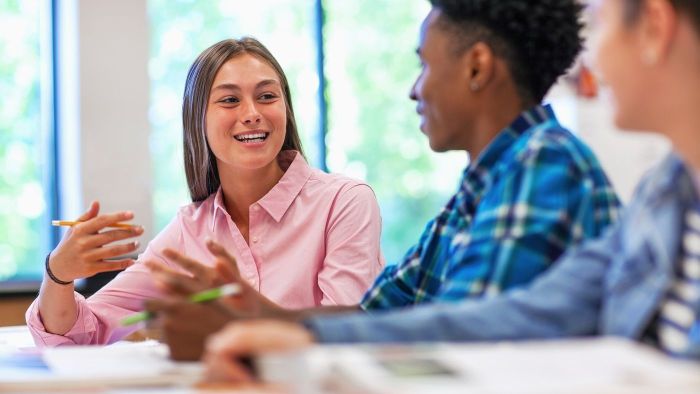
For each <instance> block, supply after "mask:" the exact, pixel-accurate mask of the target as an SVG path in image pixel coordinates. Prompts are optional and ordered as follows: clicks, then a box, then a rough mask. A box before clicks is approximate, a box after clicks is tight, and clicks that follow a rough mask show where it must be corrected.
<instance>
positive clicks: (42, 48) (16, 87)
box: [0, 0, 55, 291]
mask: <svg viewBox="0 0 700 394" xmlns="http://www.w3.org/2000/svg"><path fill="white" fill-rule="evenodd" d="M49 4H50V2H48V1H41V0H3V1H0V53H2V56H0V91H1V92H2V93H3V104H2V106H0V168H2V171H0V290H3V291H6V290H18V289H23V288H31V287H33V288H36V286H37V284H38V281H40V280H41V278H42V275H43V271H44V267H43V264H42V261H43V258H44V255H45V253H46V252H47V250H48V249H49V245H50V244H51V243H52V239H51V236H52V234H51V231H50V228H49V227H50V226H48V223H49V213H50V212H49V211H50V209H51V207H52V206H54V204H53V201H55V200H54V196H55V193H54V190H53V187H52V186H51V184H52V183H53V179H55V177H54V174H52V173H50V172H49V171H53V170H52V169H53V168H55V166H54V165H53V157H54V155H53V145H52V143H51V142H50V140H51V139H50V134H51V133H50V129H51V124H52V123H53V119H52V110H51V105H52V99H51V91H52V89H51V79H50V78H47V76H50V75H51V69H50V67H51V66H50V65H51V64H52V63H51V62H50V61H46V60H47V59H50V55H49V53H50V50H46V49H47V48H51V45H50V40H49V39H48V38H49V37H50V34H47V32H49V31H50V30H49V29H48V25H49V24H48V23H46V22H47V21H48V20H49V19H50V18H48V16H49V15H50V12H49V11H50V7H49ZM42 60H44V61H42Z"/></svg>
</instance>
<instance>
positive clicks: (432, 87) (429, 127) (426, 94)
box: [410, 9, 474, 152]
mask: <svg viewBox="0 0 700 394" xmlns="http://www.w3.org/2000/svg"><path fill="white" fill-rule="evenodd" d="M438 18H440V11H438V10H436V9H433V10H432V11H431V12H430V13H429V14H428V16H427V17H426V18H425V20H424V21H423V24H422V25H421V31H420V37H419V46H418V56H419V57H420V60H421V73H420V75H418V78H417V79H416V82H415V83H414V84H413V88H412V89H411V93H410V97H411V99H412V100H415V101H416V102H417V106H416V112H418V114H419V115H420V116H421V124H420V129H421V131H422V132H423V133H424V134H425V135H426V136H427V137H428V140H429V142H430V148H431V149H433V150H434V151H436V152H445V151H448V150H468V148H469V146H470V144H469V136H470V134H471V133H470V130H471V129H472V128H473V126H472V123H473V116H471V112H473V110H474V109H473V107H474V105H473V101H472V100H473V99H471V94H470V92H469V89H468V83H467V82H466V80H467V78H464V75H465V73H466V72H467V69H466V65H465V62H464V60H463V59H464V57H463V56H460V55H456V54H455V53H454V51H453V49H452V47H451V45H450V44H451V41H450V39H451V36H450V33H449V32H447V31H445V30H444V28H443V27H441V26H440V25H439V21H438Z"/></svg>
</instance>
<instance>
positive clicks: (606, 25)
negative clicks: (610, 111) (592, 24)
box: [592, 0, 653, 130]
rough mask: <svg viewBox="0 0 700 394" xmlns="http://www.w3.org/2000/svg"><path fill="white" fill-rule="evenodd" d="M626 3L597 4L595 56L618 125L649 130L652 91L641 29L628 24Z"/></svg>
mask: <svg viewBox="0 0 700 394" xmlns="http://www.w3.org/2000/svg"><path fill="white" fill-rule="evenodd" d="M624 3H625V0H596V1H594V2H593V4H594V5H593V6H594V8H595V10H594V12H595V13H596V25H597V28H596V31H595V32H594V39H593V40H592V41H593V45H592V47H593V52H594V56H595V63H596V66H597V69H598V71H599V72H600V74H601V76H602V78H603V82H604V83H605V84H606V85H607V86H609V87H610V90H611V91H612V99H613V101H614V107H615V123H616V125H617V126H618V127H620V128H623V129H635V130H640V129H646V128H647V126H648V125H647V123H648V122H646V121H645V119H644V118H645V115H644V114H645V113H649V112H648V109H649V108H648V102H649V100H648V98H649V94H653V92H650V91H649V86H648V84H647V82H648V79H647V78H646V76H645V75H646V73H647V72H648V70H647V68H646V67H645V66H644V64H643V61H644V58H643V56H642V55H643V52H644V48H643V45H642V43H641V42H640V41H641V40H640V34H639V31H638V30H639V28H638V26H637V25H636V24H635V23H627V22H626V21H625V4H624Z"/></svg>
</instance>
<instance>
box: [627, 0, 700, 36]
mask: <svg viewBox="0 0 700 394" xmlns="http://www.w3.org/2000/svg"><path fill="white" fill-rule="evenodd" d="M643 1H644V0H625V20H626V22H627V23H633V22H635V21H636V20H637V18H638V17H639V12H640V11H641V9H642V3H643ZM669 2H670V3H671V5H673V8H675V9H676V10H678V11H679V12H686V13H688V14H689V15H690V18H691V19H692V20H693V23H694V24H695V28H696V30H697V31H699V32H700V1H698V0H669Z"/></svg>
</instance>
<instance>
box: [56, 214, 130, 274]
mask: <svg viewBox="0 0 700 394" xmlns="http://www.w3.org/2000/svg"><path fill="white" fill-rule="evenodd" d="M99 211H100V205H99V203H98V202H96V201H95V202H93V203H92V204H90V208H89V209H88V210H87V212H85V213H84V214H83V215H82V216H80V217H79V218H78V221H81V222H83V223H80V224H77V225H75V226H73V227H71V228H70V229H69V230H68V231H67V232H66V233H65V235H64V236H63V239H62V240H61V242H60V243H59V244H58V246H57V247H56V249H54V250H53V251H52V252H51V257H50V258H49V268H50V269H51V272H52V273H53V274H54V276H55V277H56V278H58V279H60V280H62V281H66V282H70V281H74V280H76V279H81V278H87V277H90V276H93V275H95V274H97V273H100V272H106V271H117V270H122V269H125V268H127V267H129V266H130V265H132V264H134V260H133V259H129V258H127V259H119V260H109V261H106V259H113V258H115V257H119V256H122V255H125V254H128V253H132V252H134V251H136V249H137V248H138V246H139V243H138V242H137V241H134V242H129V243H123V244H116V245H115V244H113V243H114V242H117V241H122V240H125V239H129V238H134V237H137V236H140V235H141V234H143V227H140V226H138V227H133V228H131V229H109V230H105V228H106V227H108V226H110V225H113V224H116V223H119V222H123V221H126V220H131V219H133V217H134V214H133V213H131V212H117V213H112V214H107V215H99Z"/></svg>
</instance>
